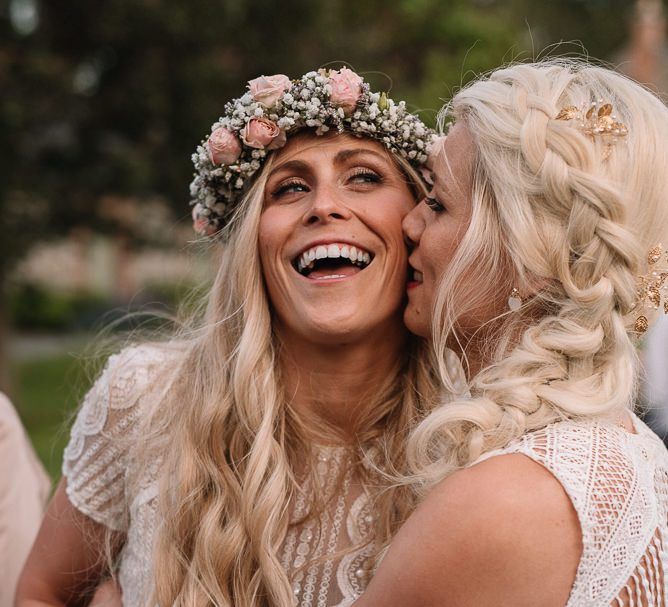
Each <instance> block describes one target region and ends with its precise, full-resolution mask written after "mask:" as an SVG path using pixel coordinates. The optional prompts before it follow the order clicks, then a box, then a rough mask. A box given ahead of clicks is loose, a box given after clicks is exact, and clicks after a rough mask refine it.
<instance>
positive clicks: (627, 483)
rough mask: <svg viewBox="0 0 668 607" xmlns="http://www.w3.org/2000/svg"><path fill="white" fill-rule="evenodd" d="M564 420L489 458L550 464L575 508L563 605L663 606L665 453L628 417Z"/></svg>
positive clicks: (667, 535)
mask: <svg viewBox="0 0 668 607" xmlns="http://www.w3.org/2000/svg"><path fill="white" fill-rule="evenodd" d="M633 424H634V428H635V433H631V432H628V431H626V430H625V429H623V428H621V427H620V426H619V425H617V424H615V423H614V421H609V420H591V421H563V422H558V423H555V424H551V425H549V426H547V427H546V428H543V429H541V430H538V431H535V432H530V433H528V434H525V435H524V436H523V437H522V438H520V439H519V440H517V441H515V442H513V443H511V444H510V445H509V446H507V447H505V448H503V449H499V450H495V451H492V452H489V453H486V454H485V455H484V456H483V457H482V458H480V460H478V461H482V460H485V459H489V458H490V457H494V456H498V455H504V454H510V453H521V454H523V455H526V456H527V457H530V458H531V459H532V460H534V461H536V462H537V463H539V464H540V465H542V466H544V467H545V468H546V469H547V470H549V471H550V472H551V473H552V475H553V476H554V477H555V478H556V479H557V480H558V481H559V483H561V485H562V486H563V488H564V490H565V491H566V493H567V495H568V496H569V498H570V500H571V502H572V504H573V507H574V509H575V512H576V513H577V516H578V519H579V522H580V528H581V531H582V546H583V551H582V556H581V558H580V563H579V565H578V568H577V573H576V576H575V581H574V583H573V587H572V589H571V593H570V596H569V599H568V602H567V603H566V605H567V607H609V606H613V607H617V606H619V607H622V606H624V607H627V606H629V607H632V606H637V607H664V606H665V605H666V604H668V603H666V594H667V592H668V576H667V573H668V572H667V569H668V552H667V550H668V519H667V516H668V452H667V451H666V448H665V446H664V444H663V442H662V441H661V440H660V439H659V438H658V437H657V436H656V435H655V434H654V432H652V431H651V430H650V429H649V428H648V427H647V426H646V425H645V424H644V423H643V422H642V421H640V420H639V419H638V418H637V417H635V416H633Z"/></svg>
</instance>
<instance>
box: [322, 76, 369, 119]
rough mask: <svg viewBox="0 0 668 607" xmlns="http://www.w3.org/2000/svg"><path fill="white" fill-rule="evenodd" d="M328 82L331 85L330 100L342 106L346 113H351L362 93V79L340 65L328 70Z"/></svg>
mask: <svg viewBox="0 0 668 607" xmlns="http://www.w3.org/2000/svg"><path fill="white" fill-rule="evenodd" d="M329 84H330V85H331V87H332V93H331V95H330V96H329V99H330V101H331V102H332V103H333V104H334V105H338V106H339V107H341V108H343V111H344V112H345V113H346V115H347V114H350V113H352V111H353V110H354V109H355V106H356V105H357V101H358V100H359V98H360V95H361V94H362V79H361V78H360V77H359V76H358V75H357V74H356V73H355V72H353V71H352V70H349V69H348V68H347V67H342V68H341V69H340V70H338V71H332V72H330V74H329Z"/></svg>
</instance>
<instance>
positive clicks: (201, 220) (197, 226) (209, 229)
mask: <svg viewBox="0 0 668 607" xmlns="http://www.w3.org/2000/svg"><path fill="white" fill-rule="evenodd" d="M201 211H202V205H201V204H199V203H198V204H196V205H195V206H194V207H193V210H192V218H193V230H195V232H197V233H198V234H200V235H202V236H211V235H213V234H215V233H216V228H215V227H214V226H213V225H211V224H210V223H209V220H208V219H207V217H206V216H204V215H200V213H201Z"/></svg>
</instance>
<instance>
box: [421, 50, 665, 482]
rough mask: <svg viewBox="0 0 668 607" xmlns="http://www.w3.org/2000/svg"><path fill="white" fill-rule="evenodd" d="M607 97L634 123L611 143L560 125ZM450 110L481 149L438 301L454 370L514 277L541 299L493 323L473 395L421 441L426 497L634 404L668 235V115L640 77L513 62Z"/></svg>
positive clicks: (440, 331) (433, 422) (444, 412)
mask: <svg viewBox="0 0 668 607" xmlns="http://www.w3.org/2000/svg"><path fill="white" fill-rule="evenodd" d="M598 100H603V102H607V103H611V104H612V107H613V111H614V113H615V114H616V117H617V120H618V121H620V122H622V123H623V124H625V125H626V126H627V127H628V135H627V136H626V137H620V138H618V139H619V140H618V141H616V143H614V144H613V145H612V147H610V146H608V145H607V142H606V141H605V140H604V138H603V137H600V136H598V137H591V136H588V135H586V134H585V133H584V132H583V131H582V130H581V129H580V128H578V126H577V124H574V123H573V122H568V121H564V120H557V119H556V117H557V115H558V114H559V111H560V109H562V108H564V107H566V106H576V107H589V105H590V103H591V102H593V101H598ZM451 117H452V118H454V119H455V120H456V121H462V122H464V123H465V125H466V126H467V127H468V130H469V132H470V134H471V136H472V139H473V143H474V148H475V159H474V161H473V167H472V184H471V185H472V216H471V220H470V225H469V228H468V230H467V232H466V234H465V235H464V237H463V240H462V242H461V244H460V246H459V247H458V249H457V251H456V253H455V256H454V258H453V260H452V262H451V263H450V264H449V266H448V268H447V272H446V274H445V276H444V277H443V279H442V281H441V283H440V285H439V288H438V291H437V295H436V298H435V305H434V314H433V327H432V329H433V342H434V348H435V352H436V358H437V369H438V371H439V375H440V378H441V380H442V381H443V382H444V383H446V384H447V383H449V378H448V376H447V365H446V351H447V347H448V345H451V344H453V343H454V342H457V341H459V342H460V343H461V342H462V341H463V339H462V336H461V332H460V331H459V330H458V320H459V319H460V318H462V316H463V315H464V314H466V313H467V312H469V311H471V310H473V309H476V308H479V307H480V306H482V305H484V303H485V302H486V301H490V300H491V299H494V298H496V297H498V296H497V293H499V292H502V293H508V294H510V292H511V290H512V288H513V287H517V288H518V289H519V291H520V293H522V295H523V296H525V297H526V299H525V301H524V303H523V305H522V307H521V309H520V310H519V311H517V312H506V313H503V314H500V315H499V316H498V317H496V318H494V319H493V320H491V321H489V322H488V323H487V324H486V326H485V327H484V329H485V332H484V334H485V336H486V344H485V346H486V347H485V351H484V358H483V365H482V369H481V370H480V371H479V372H478V373H477V374H476V375H475V376H474V377H472V378H470V391H471V395H472V398H471V399H468V400H458V401H455V402H452V403H449V404H447V405H445V406H443V407H440V408H439V409H438V410H436V411H434V412H432V413H431V414H430V415H429V416H428V417H427V418H426V419H425V420H424V421H423V422H422V423H421V424H420V425H419V427H418V428H417V429H416V431H415V432H414V433H413V435H412V436H411V439H410V442H409V445H408V454H409V462H410V466H411V468H412V469H413V471H414V472H415V474H416V477H414V478H417V489H418V492H426V491H427V490H428V489H429V487H431V486H432V485H433V483H435V482H437V481H438V480H440V479H442V478H443V477H445V476H447V475H448V474H450V473H452V472H453V471H455V470H457V469H458V468H460V467H463V466H466V465H467V464H470V463H472V462H474V461H475V460H476V459H477V458H479V457H480V456H481V455H482V454H483V453H485V452H487V451H489V450H492V449H494V448H498V447H502V446H505V445H506V444H507V443H509V442H510V441H512V440H513V439H516V438H519V437H520V436H521V435H522V434H524V433H526V432H529V431H531V430H534V429H538V428H541V427H543V426H545V425H547V424H549V423H551V422H554V421H557V420H560V419H564V418H584V417H590V416H597V415H607V414H610V415H614V414H619V413H620V412H621V411H623V410H625V409H627V408H632V407H633V403H634V400H635V390H636V383H637V374H638V363H637V356H636V348H635V345H634V341H633V335H632V331H629V330H628V329H629V327H630V326H632V324H633V319H634V318H635V316H637V314H638V311H637V310H636V311H635V313H634V303H635V302H636V297H637V277H638V276H639V275H643V274H646V273H647V254H648V251H649V249H650V248H651V247H652V246H653V245H656V244H657V243H659V242H662V241H663V242H664V243H665V242H666V235H667V232H668V200H667V199H666V196H667V193H668V109H667V108H666V107H665V106H664V105H663V103H662V102H661V101H660V100H659V99H658V98H657V97H655V96H654V95H653V94H651V93H650V92H649V91H647V90H645V89H644V88H642V87H641V86H640V85H638V84H637V83H635V82H633V81H631V80H630V79H628V78H626V77H624V76H622V75H620V74H618V73H615V72H613V71H611V70H609V69H605V68H601V67H597V66H593V65H590V64H587V63H585V62H580V61H570V60H550V61H544V62H539V63H533V64H521V65H514V66H509V67H507V68H503V69H499V70H497V71H495V72H493V73H491V75H489V76H488V77H484V78H481V79H479V80H477V81H475V82H473V83H472V84H470V85H469V86H467V87H466V88H464V89H463V90H461V91H460V92H459V93H458V94H457V95H456V96H455V97H454V99H453V100H452V102H451V103H450V104H449V105H448V106H446V108H444V110H443V111H442V115H441V118H442V119H449V118H451ZM472 277H474V278H472ZM490 277H494V278H492V279H490ZM497 277H500V278H497Z"/></svg>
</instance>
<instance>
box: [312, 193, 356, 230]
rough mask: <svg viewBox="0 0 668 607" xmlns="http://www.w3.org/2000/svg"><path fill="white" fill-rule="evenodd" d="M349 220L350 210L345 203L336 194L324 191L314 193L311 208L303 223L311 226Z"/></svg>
mask: <svg viewBox="0 0 668 607" xmlns="http://www.w3.org/2000/svg"><path fill="white" fill-rule="evenodd" d="M349 218H350V209H348V207H347V206H346V205H345V204H343V201H342V200H341V199H340V198H339V197H338V196H337V195H336V194H335V193H334V192H331V191H329V190H323V191H319V192H315V193H314V196H313V198H312V203H311V206H310V207H309V208H308V209H307V211H306V213H304V218H303V222H304V224H306V225H310V224H314V223H326V222H328V221H332V220H336V219H349Z"/></svg>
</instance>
